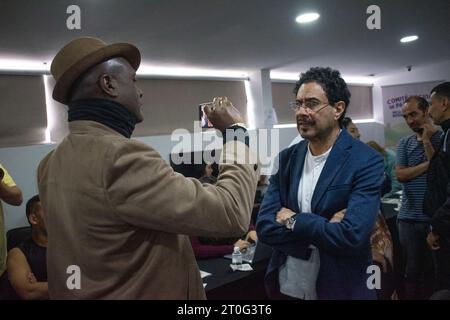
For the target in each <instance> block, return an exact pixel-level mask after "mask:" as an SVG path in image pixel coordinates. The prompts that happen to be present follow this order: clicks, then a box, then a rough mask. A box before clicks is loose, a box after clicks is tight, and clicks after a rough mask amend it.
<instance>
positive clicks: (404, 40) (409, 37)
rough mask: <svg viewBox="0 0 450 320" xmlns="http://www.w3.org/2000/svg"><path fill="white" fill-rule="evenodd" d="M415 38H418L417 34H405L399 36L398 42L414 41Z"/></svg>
mask: <svg viewBox="0 0 450 320" xmlns="http://www.w3.org/2000/svg"><path fill="white" fill-rule="evenodd" d="M417 39H419V37H418V36H416V35H412V36H407V37H403V38H401V39H400V42H401V43H406V42H411V41H416V40H417Z"/></svg>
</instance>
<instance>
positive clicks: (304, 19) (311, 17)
mask: <svg viewBox="0 0 450 320" xmlns="http://www.w3.org/2000/svg"><path fill="white" fill-rule="evenodd" d="M319 17H320V14H318V13H317V12H308V13H304V14H301V15H299V16H298V17H297V18H295V21H296V22H297V23H309V22H313V21H315V20H317V19H319Z"/></svg>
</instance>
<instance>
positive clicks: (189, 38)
mask: <svg viewBox="0 0 450 320" xmlns="http://www.w3.org/2000/svg"><path fill="white" fill-rule="evenodd" d="M72 4H77V5H79V6H80V8H81V27H82V28H81V30H75V31H73V30H72V31H71V30H68V29H67V28H66V19H67V17H68V14H67V13H66V9H67V7H68V6H69V5H72ZM371 4H377V5H379V6H380V7H381V30H368V29H367V27H366V19H367V18H368V14H366V9H367V7H368V6H369V5H371ZM309 10H315V11H317V12H319V13H320V14H321V17H320V19H319V20H318V21H315V22H313V23H312V24H310V25H299V24H297V23H295V17H296V16H297V15H298V14H299V13H302V12H305V11H309ZM449 17H450V2H449V1H448V0H428V1H422V0H421V1H418V0H370V1H366V0H316V1H304V0H296V1H294V0H129V1H124V0H84V1H74V0H68V1H66V0H33V1H30V0H0V60H1V59H3V60H5V59H12V58H14V59H26V60H33V61H36V62H38V63H42V62H44V61H46V62H50V61H51V59H52V57H53V56H54V55H55V53H56V52H57V51H58V49H59V48H61V47H62V46H63V45H64V44H65V43H67V42H68V41H70V40H71V39H73V38H75V37H78V36H83V35H90V36H97V37H100V38H102V39H104V40H105V41H107V42H116V41H121V42H130V43H133V44H135V45H136V46H138V47H139V48H140V50H141V54H142V57H143V64H145V65H151V66H161V67H190V68H203V69H216V70H217V69H225V70H242V71H252V70H255V69H272V70H274V71H279V72H292V73H299V72H301V71H304V70H305V69H308V68H309V67H311V66H315V65H328V66H332V67H334V68H337V69H339V70H340V71H341V72H342V73H343V74H344V75H346V76H368V75H369V74H375V75H376V76H379V75H383V74H387V73H390V72H394V71H398V70H401V69H404V68H405V66H407V65H413V66H423V65H428V64H432V63H437V62H441V61H445V60H448V59H450V41H449V40H450V22H449V19H450V18H449ZM409 34H417V35H419V37H420V38H419V40H418V41H416V42H413V43H408V44H401V43H400V42H399V39H400V38H401V37H402V36H404V35H409Z"/></svg>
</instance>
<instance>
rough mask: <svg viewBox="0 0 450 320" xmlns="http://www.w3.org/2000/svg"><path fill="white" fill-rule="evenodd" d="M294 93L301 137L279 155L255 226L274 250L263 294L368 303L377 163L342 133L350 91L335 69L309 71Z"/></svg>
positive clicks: (377, 194)
mask: <svg viewBox="0 0 450 320" xmlns="http://www.w3.org/2000/svg"><path fill="white" fill-rule="evenodd" d="M294 93H295V94H296V101H295V103H294V104H293V108H294V110H295V116H296V120H297V128H298V131H299V133H300V134H301V136H302V137H303V138H304V139H305V140H303V141H301V142H300V143H298V144H296V145H293V146H291V147H289V148H287V149H285V150H283V151H282V152H281V153H280V154H279V169H278V172H277V173H276V174H274V175H273V176H272V177H271V182H270V185H269V189H268V191H267V192H266V196H265V198H264V201H263V203H262V207H261V210H260V213H259V215H258V221H257V234H258V238H259V239H260V241H262V242H264V243H267V244H269V245H271V246H272V247H273V249H274V251H273V254H272V258H271V261H270V263H269V266H268V268H267V275H266V289H267V291H268V294H269V296H270V297H271V298H275V299H375V298H376V293H375V291H374V290H372V289H370V288H369V287H368V285H367V283H368V278H369V276H371V273H370V271H369V273H368V271H367V270H368V267H369V266H370V265H371V264H372V255H371V246H370V235H371V233H372V230H373V227H374V222H375V218H376V215H377V212H378V210H379V206H380V187H381V182H382V179H383V159H382V157H381V156H380V155H379V154H377V153H376V152H375V151H374V150H373V149H371V148H370V147H368V146H367V145H365V144H364V143H362V142H360V141H358V140H356V139H353V138H352V137H351V136H350V134H349V133H348V132H347V130H342V119H343V118H344V117H345V112H346V109H347V107H348V104H349V100H350V92H349V91H348V88H347V85H346V83H345V81H344V80H343V79H342V78H341V76H340V73H339V71H337V70H332V69H330V68H319V67H317V68H311V69H310V70H309V71H307V72H306V73H303V74H302V75H301V77H300V80H299V81H298V82H297V84H296V87H295V89H294ZM369 270H370V269H369Z"/></svg>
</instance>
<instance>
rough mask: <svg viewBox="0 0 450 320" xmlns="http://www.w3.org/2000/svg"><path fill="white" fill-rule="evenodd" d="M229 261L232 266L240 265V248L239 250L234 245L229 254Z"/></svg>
mask: <svg viewBox="0 0 450 320" xmlns="http://www.w3.org/2000/svg"><path fill="white" fill-rule="evenodd" d="M231 263H232V264H233V265H234V266H240V265H242V253H241V250H239V247H234V249H233V254H232V255H231Z"/></svg>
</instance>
